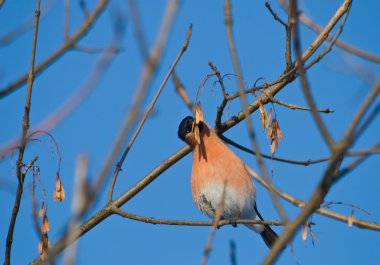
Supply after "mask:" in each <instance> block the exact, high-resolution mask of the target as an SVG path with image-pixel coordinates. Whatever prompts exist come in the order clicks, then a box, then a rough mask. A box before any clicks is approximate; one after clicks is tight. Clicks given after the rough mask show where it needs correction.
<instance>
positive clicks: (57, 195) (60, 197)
mask: <svg viewBox="0 0 380 265" xmlns="http://www.w3.org/2000/svg"><path fill="white" fill-rule="evenodd" d="M64 200H65V190H64V189H63V185H62V182H61V179H60V177H59V173H58V172H57V176H56V178H55V191H54V201H60V202H61V201H64Z"/></svg>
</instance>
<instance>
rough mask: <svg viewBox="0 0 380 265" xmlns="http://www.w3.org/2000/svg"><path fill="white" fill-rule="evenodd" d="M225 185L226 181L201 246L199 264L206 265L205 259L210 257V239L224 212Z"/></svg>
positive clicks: (213, 235) (211, 239)
mask: <svg viewBox="0 0 380 265" xmlns="http://www.w3.org/2000/svg"><path fill="white" fill-rule="evenodd" d="M226 186H227V181H224V184H223V192H222V196H221V198H220V202H219V205H218V207H217V208H216V210H215V215H214V218H213V220H212V221H213V225H212V227H211V230H210V233H209V235H208V239H207V242H206V245H205V246H204V248H203V255H202V259H201V262H200V265H206V263H207V260H208V259H209V257H210V253H211V249H212V241H213V240H214V237H215V233H216V229H217V228H218V223H219V221H220V220H221V219H222V217H223V214H224V204H225V199H226Z"/></svg>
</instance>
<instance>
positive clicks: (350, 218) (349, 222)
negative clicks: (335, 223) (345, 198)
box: [347, 210, 354, 227]
mask: <svg viewBox="0 0 380 265" xmlns="http://www.w3.org/2000/svg"><path fill="white" fill-rule="evenodd" d="M353 222H354V210H352V212H351V214H350V216H349V217H348V220H347V223H348V227H351V226H352V223H353Z"/></svg>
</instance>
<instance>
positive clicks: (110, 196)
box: [108, 25, 192, 201]
mask: <svg viewBox="0 0 380 265" xmlns="http://www.w3.org/2000/svg"><path fill="white" fill-rule="evenodd" d="M191 33H192V25H190V26H189V29H188V31H187V34H186V39H185V42H184V43H183V45H182V48H181V50H180V51H179V53H178V55H177V57H176V58H175V60H174V62H173V63H172V65H171V67H170V69H169V71H168V72H167V73H166V76H165V78H164V80H163V81H162V83H161V85H160V87H159V88H158V90H157V92H156V95H155V96H154V98H153V99H152V102H151V103H150V104H149V106H148V108H147V109H146V111H145V113H144V116H143V117H142V119H141V121H140V123H139V125H138V126H137V129H136V131H135V133H134V134H133V136H132V138H131V140H130V141H129V143H128V146H127V148H126V149H125V150H124V153H123V155H122V157H121V159H120V161H119V162H118V163H117V167H116V170H115V172H114V175H113V177H112V181H111V185H110V188H109V191H108V201H112V197H113V191H114V187H115V183H116V179H117V176H118V175H119V172H120V170H121V167H122V165H123V163H124V160H125V158H126V157H127V155H128V152H129V150H130V149H131V148H132V145H133V143H134V142H135V140H136V138H137V136H138V134H139V133H140V131H141V128H142V126H143V125H144V123H145V121H146V119H147V118H148V116H149V114H150V112H151V111H152V109H153V107H154V104H155V103H156V101H157V99H158V97H159V96H160V94H161V92H162V90H163V89H164V87H165V84H166V82H167V81H168V79H169V77H170V75H171V74H172V72H173V71H174V68H175V67H176V65H177V63H178V61H179V60H180V59H181V57H182V55H183V54H184V52H185V51H186V49H187V47H188V45H189V41H190V38H191Z"/></svg>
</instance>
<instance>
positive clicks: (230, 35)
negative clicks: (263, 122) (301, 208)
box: [224, 0, 287, 221]
mask: <svg viewBox="0 0 380 265" xmlns="http://www.w3.org/2000/svg"><path fill="white" fill-rule="evenodd" d="M224 15H225V26H226V31H227V40H228V47H229V49H230V54H231V57H232V62H233V65H234V69H235V73H236V75H237V80H238V85H239V92H240V100H241V102H242V107H243V110H242V111H243V114H244V116H245V120H246V123H247V128H248V133H249V137H250V139H251V141H252V145H253V150H254V151H255V152H256V157H257V162H258V164H259V168H260V170H261V172H262V174H263V175H264V177H265V179H266V180H267V182H268V183H270V182H271V180H270V177H269V175H268V172H267V170H266V167H265V164H264V160H263V159H262V157H261V153H260V150H259V145H258V142H257V139H256V136H255V132H254V129H253V125H252V121H251V119H250V116H249V110H248V103H247V98H246V96H245V94H244V84H243V76H242V73H241V70H240V64H239V59H238V56H237V52H236V48H235V43H234V38H233V33H232V14H231V2H230V0H225V4H224ZM270 194H271V196H272V199H273V202H274V204H275V206H276V209H277V211H278V213H279V214H280V216H281V218H282V220H284V221H287V216H286V214H285V211H284V210H283V208H282V206H281V203H280V201H279V200H278V198H277V195H276V194H275V193H274V192H273V191H271V190H270Z"/></svg>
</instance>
